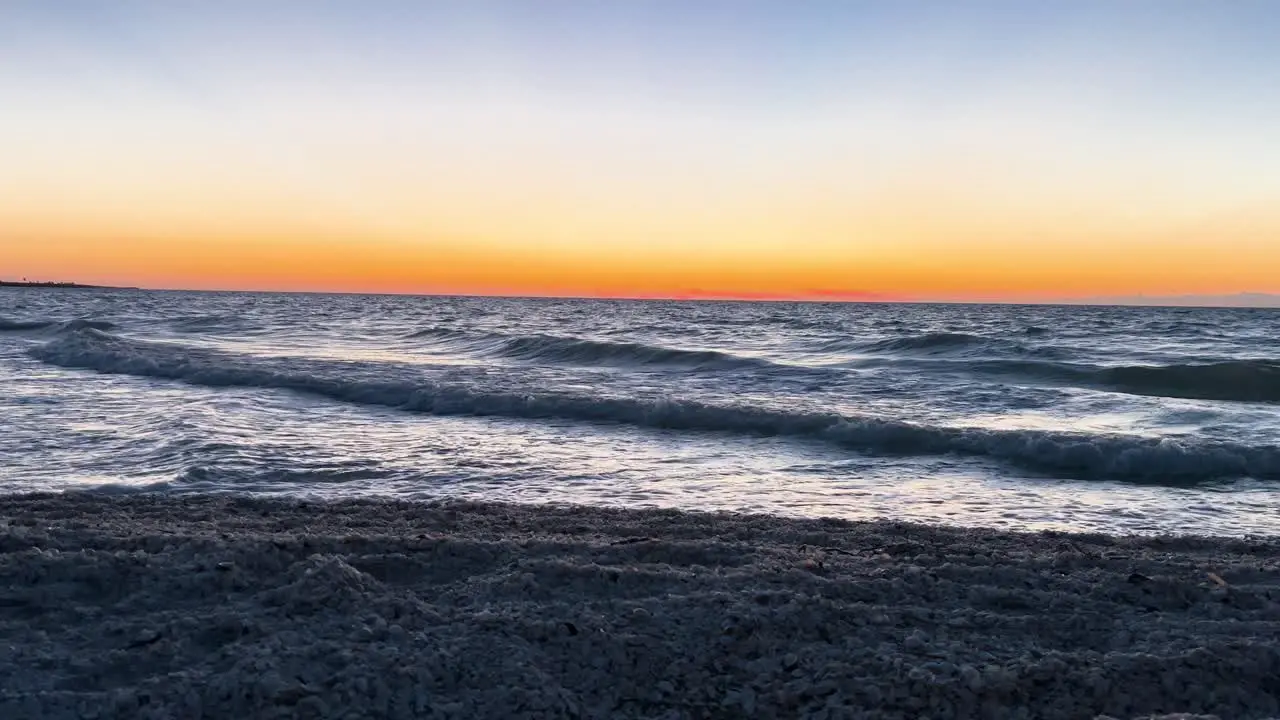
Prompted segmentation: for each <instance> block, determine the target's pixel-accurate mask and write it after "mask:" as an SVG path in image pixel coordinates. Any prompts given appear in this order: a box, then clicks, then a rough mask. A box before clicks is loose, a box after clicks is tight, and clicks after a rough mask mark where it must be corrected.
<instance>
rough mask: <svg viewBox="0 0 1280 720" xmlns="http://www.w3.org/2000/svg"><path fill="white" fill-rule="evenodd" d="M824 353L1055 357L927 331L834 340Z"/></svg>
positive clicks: (1011, 343)
mask: <svg viewBox="0 0 1280 720" xmlns="http://www.w3.org/2000/svg"><path fill="white" fill-rule="evenodd" d="M822 349H823V350H824V351H827V352H854V353H859V354H867V355H884V356H890V357H917V358H918V357H923V358H1022V357H1038V358H1046V359H1049V358H1057V357H1059V356H1060V351H1059V350H1057V349H1056V348H1052V347H1047V346H1040V345H1028V344H1025V343H1021V342H1017V341H1015V340H1009V339H1006V338H998V337H988V336H985V335H973V334H969V333H957V332H931V333H923V334H920V335H904V336H902V337H893V338H886V339H884V340H877V341H874V342H866V341H861V340H834V341H831V342H829V343H827V344H826V345H825V346H824V347H823V348H822Z"/></svg>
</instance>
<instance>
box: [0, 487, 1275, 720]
mask: <svg viewBox="0 0 1280 720" xmlns="http://www.w3.org/2000/svg"><path fill="white" fill-rule="evenodd" d="M0 508H2V509H0V551H2V552H0V677H4V678H5V681H4V682H3V683H2V684H0V717H4V718H81V717H85V718H91V717H96V718H126V717H127V718H176V717H182V718H198V717H244V718H259V717H263V718H271V717H281V718H284V717H289V718H295V717H296V718H346V717H351V718H355V717H390V718H400V717H406V718H407V717H427V718H470V717H530V718H541V717H547V718H551V717H563V718H575V717H576V718H596V717H621V718H721V717H764V718H768V717H775V718H785V717H815V718H821V717H828V718H845V717H848V718H924V717H932V718H948V717H974V718H979V717H988V718H1011V717H1023V718H1095V717H1098V716H1107V717H1115V718H1136V717H1146V716H1151V715H1159V714H1168V713H1199V714H1215V715H1218V716H1220V717H1223V718H1266V717H1272V716H1276V715H1278V714H1280V642H1278V641H1277V638H1280V552H1278V551H1280V542H1278V541H1277V540H1276V539H1274V538H1271V539H1267V538H1234V539H1214V538H1204V537H1190V536H1187V537H1145V538H1140V537H1117V536H1108V535H1102V534H1094V535H1081V534H1064V533H1037V534H1019V533H1011V532H1003V531H988V530H974V529H964V528H955V527H943V526H926V525H911V524H900V523H894V522H849V521H840V520H820V519H818V520H814V519H805V520H801V519H784V518H779V517H772V516H764V515H733V514H704V513H690V512H680V511H675V510H623V509H606V508H586V507H568V506H534V505H509V504H494V503H473V502H461V501H440V502H397V501H387V500H342V501H332V502H315V501H302V500H272V499H253V498H248V497H243V496H235V495H190V496H184V495H147V494H124V495H118V496H113V495H107V494H102V493H66V494H35V495H16V496H8V497H5V498H4V500H3V503H0Z"/></svg>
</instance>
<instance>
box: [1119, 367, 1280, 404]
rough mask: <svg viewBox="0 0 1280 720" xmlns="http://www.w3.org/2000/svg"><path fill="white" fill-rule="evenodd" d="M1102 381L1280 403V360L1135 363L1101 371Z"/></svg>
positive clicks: (1152, 391)
mask: <svg viewBox="0 0 1280 720" xmlns="http://www.w3.org/2000/svg"><path fill="white" fill-rule="evenodd" d="M1096 375H1097V377H1098V378H1099V379H1100V380H1101V381H1102V383H1103V384H1105V385H1108V386H1110V387H1112V388H1114V389H1117V390H1121V391H1123V392H1128V393H1133V394H1135V395H1158V396H1161V397H1174V398H1189V399H1197V400H1236V401H1244V402H1280V362H1276V361H1274V360H1231V361H1227V362H1216V363H1206V364H1188V365H1155V366H1142V365H1134V366H1129V367H1116V368H1107V369H1104V370H1099V371H1097V373H1096Z"/></svg>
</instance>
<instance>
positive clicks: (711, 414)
mask: <svg viewBox="0 0 1280 720" xmlns="http://www.w3.org/2000/svg"><path fill="white" fill-rule="evenodd" d="M29 352H30V354H31V355H32V356H33V357H35V358H37V359H39V360H42V361H44V362H47V363H50V364H54V365H59V366H63V367H72V368H85V369H90V370H96V371H98V372H102V373H114V374H127V375H135V376H141V377H155V378H163V379H169V380H179V381H184V382H187V383H191V384H196V385H203V386H208V387H227V386H231V387H261V388H274V389H280V390H291V391H295V392H302V393H308V394H311V395H316V396H320V397H325V398H328V399H331V400H336V401H341V402H348V403H358V404H366V405H379V406H386V407H392V408H398V409H401V410H406V411H413V412H423V413H431V414H436V415H479V416H499V417H508V418H525V419H535V420H536V419H547V418H550V419H560V420H572V421H583V422H604V423H622V424H627V425H634V426H641V427H650V428H664V429H669V430H677V431H705V432H725V433H738V434H747V435H777V436H789V437H802V438H807V439H813V440H820V441H823V442H827V443H831V444H833V445H837V446H840V447H846V448H850V449H853V450H855V451H858V452H863V453H868V454H896V455H946V454H954V455H961V456H969V457H982V458H991V459H994V460H998V461H1002V462H1004V463H1007V464H1010V465H1012V466H1014V467H1017V468H1021V469H1023V470H1025V471H1028V472H1033V473H1044V474H1052V475H1061V476H1067V477H1074V478H1110V479H1118V480H1127V481H1136V482H1157V483H1167V484H1187V483H1196V482H1203V481H1209V480H1215V479H1223V478H1237V477H1253V478H1257V479H1280V447H1276V446H1271V445H1265V446H1248V445H1242V444H1237V443H1225V442H1211V441H1203V440H1195V439H1178V440H1175V439H1169V438H1163V439H1162V438H1150V437H1139V436H1126V435H1097V434H1086V433H1074V432H1058V431H1043V430H1010V429H986V428H966V427H946V426H929V425H919V424H913V423H907V422H901V421H895V420H887V419H882V418H870V417H850V416H842V415H837V414H832V413H818V412H804V411H798V410H797V411H791V410H785V409H776V408H768V407H759V406H754V405H746V404H714V403H708V402H702V401H694V400H688V399H681V398H674V397H647V398H646V397H616V396H615V397H600V396H592V395H586V394H580V393H575V392H568V391H559V390H540V389H537V388H528V387H521V388H514V389H511V388H501V387H495V386H493V385H486V384H483V380H482V381H481V382H478V383H477V382H471V383H465V382H456V381H455V382H443V381H440V380H439V379H436V378H433V377H428V376H425V375H423V374H421V373H420V372H415V371H413V370H411V369H407V368H403V367H399V366H387V365H378V366H376V367H370V366H368V365H357V364H353V363H340V362H331V361H317V360H305V361H300V360H280V359H266V358H249V357H244V356H238V355H231V354H227V353H220V352H215V351H209V350H201V349H196V348H185V347H181V346H176V345H161V344H154V343H145V342H138V341H131V340H126V339H124V338H119V337H116V336H112V335H109V334H106V333H102V332H97V331H93V330H83V331H78V332H73V333H66V334H64V335H62V336H60V337H58V338H57V339H55V340H53V341H51V342H49V343H47V344H45V345H42V346H39V347H36V348H33V349H31V350H30V351H29Z"/></svg>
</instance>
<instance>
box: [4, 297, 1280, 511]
mask: <svg viewBox="0 0 1280 720" xmlns="http://www.w3.org/2000/svg"><path fill="white" fill-rule="evenodd" d="M50 490H51V491H66V490H77V491H88V492H97V493H248V494H257V495H270V496H286V497H299V498H326V499H327V498H346V497H370V496H376V497H386V498H403V499H434V498H466V499H478V500H497V501H509V502H519V503H577V504H590V505H607V506H624V507H667V508H679V509H685V510H716V511H733V512H751V513H769V514H775V515H786V516H809V517H814V516H821V517H836V518H847V519H882V518H888V519H896V520H903V521H912V522H926V523H942V524H949V525H966V526H984V527H994V528H1007V529H1019V530H1059V531H1084V532H1107V533H1139V534H1152V533H1197V534H1214V535H1232V536H1244V535H1254V534H1268V535H1274V534H1280V311H1277V310H1267V309H1225V308H1219V309H1212V308H1151V307H1085V306H1050V305H1042V306H1032V305H962V304H890V303H879V304H878V303H784V302H701V301H699V302H676V301H670V302H668V301H622V300H617V301H614V300H566V299H508V298H469V297H410V296H383V295H323V294H267V293H235V292H222V293H199V292H162V291H134V290H108V289H76V290H73V289H34V288H7V289H0V492H28V491H50Z"/></svg>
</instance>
